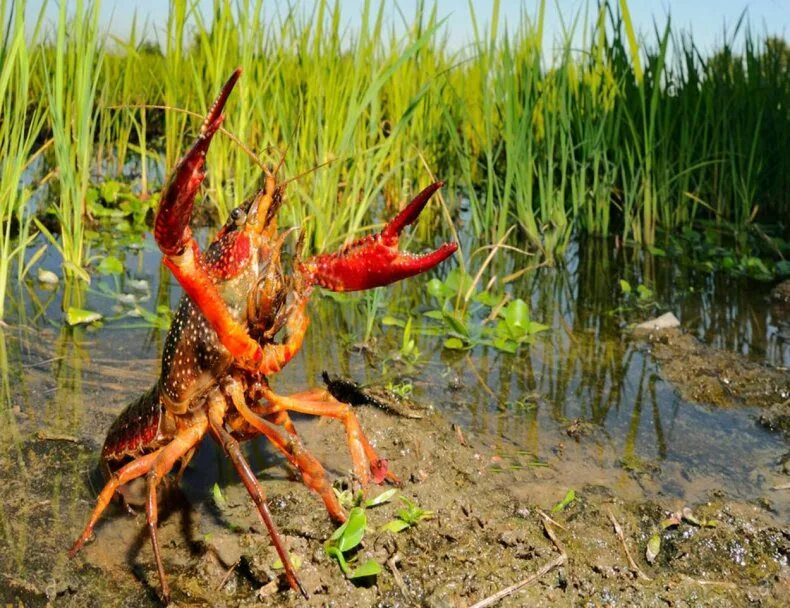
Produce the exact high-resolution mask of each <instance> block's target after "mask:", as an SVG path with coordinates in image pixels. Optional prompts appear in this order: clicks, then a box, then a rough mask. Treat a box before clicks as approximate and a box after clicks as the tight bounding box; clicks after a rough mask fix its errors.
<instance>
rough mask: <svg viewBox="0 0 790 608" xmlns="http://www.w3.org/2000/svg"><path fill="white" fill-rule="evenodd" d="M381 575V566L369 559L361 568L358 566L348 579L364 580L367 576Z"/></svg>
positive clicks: (349, 574)
mask: <svg viewBox="0 0 790 608" xmlns="http://www.w3.org/2000/svg"><path fill="white" fill-rule="evenodd" d="M380 573H381V566H380V565H379V563H378V562H376V561H375V560H372V559H369V560H368V561H366V562H365V563H364V564H362V565H361V566H357V567H356V568H354V569H353V570H352V571H351V572H349V573H348V575H347V576H348V578H363V577H365V576H376V575H377V574H380Z"/></svg>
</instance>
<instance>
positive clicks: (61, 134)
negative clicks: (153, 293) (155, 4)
mask: <svg viewBox="0 0 790 608" xmlns="http://www.w3.org/2000/svg"><path fill="white" fill-rule="evenodd" d="M67 4H68V3H66V2H61V3H60V5H59V11H58V23H57V30H56V34H55V43H54V46H53V47H52V48H51V49H45V50H44V57H45V58H46V65H45V68H44V80H45V87H46V90H45V94H46V99H47V106H48V110H49V127H50V129H51V130H52V137H53V140H54V146H53V152H54V161H55V167H56V171H57V183H58V186H59V187H58V194H57V203H56V204H55V205H54V206H53V211H54V213H55V216H56V217H57V219H58V223H59V224H60V239H59V240H55V239H54V238H52V239H51V240H52V243H53V244H54V245H55V247H57V249H58V251H60V253H61V255H62V256H63V269H64V271H65V273H66V275H67V276H69V277H77V278H84V279H87V274H86V273H85V270H84V269H83V262H84V258H85V238H84V230H85V224H84V220H85V214H86V196H87V192H88V188H89V187H90V184H91V171H92V167H93V163H94V137H95V134H96V122H97V121H96V114H95V108H94V102H95V99H96V97H97V89H98V87H99V76H100V66H101V62H102V58H103V40H102V38H101V37H100V35H99V22H98V20H99V4H98V2H96V3H91V2H89V3H88V4H85V3H84V2H83V0H77V2H76V3H75V5H74V14H73V15H72V16H70V15H69V14H68V12H67ZM39 227H40V228H42V229H43V230H46V229H45V228H44V227H43V225H41V224H40V223H39ZM50 236H51V235H50ZM64 305H65V302H64Z"/></svg>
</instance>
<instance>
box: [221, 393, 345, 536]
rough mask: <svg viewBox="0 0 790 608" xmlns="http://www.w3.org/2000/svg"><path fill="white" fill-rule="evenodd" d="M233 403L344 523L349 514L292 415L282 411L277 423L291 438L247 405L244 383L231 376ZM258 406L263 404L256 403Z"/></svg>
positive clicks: (338, 520) (243, 417)
mask: <svg viewBox="0 0 790 608" xmlns="http://www.w3.org/2000/svg"><path fill="white" fill-rule="evenodd" d="M225 390H226V391H227V393H228V395H229V397H230V399H231V401H232V403H233V406H234V407H235V408H236V411H237V412H238V413H239V415H240V416H241V417H242V419H243V420H244V422H246V423H247V424H248V425H249V426H251V427H252V428H253V429H255V431H257V432H258V433H260V434H261V435H263V436H264V437H266V439H268V440H269V441H270V442H271V443H272V445H274V447H276V448H277V449H278V450H280V452H282V454H283V455H284V456H285V457H286V458H287V459H288V462H290V463H291V465H293V466H294V467H295V468H296V470H297V471H299V473H300V474H301V475H302V481H303V482H304V484H305V485H306V486H307V487H308V488H310V489H311V490H313V491H314V492H316V493H317V494H318V495H319V496H320V497H321V499H322V500H323V501H324V505H325V506H326V510H327V511H328V512H329V516H330V517H331V518H332V519H334V520H335V521H337V522H340V523H343V522H345V521H346V514H345V513H344V512H343V508H342V507H341V506H340V503H339V502H338V500H337V496H335V493H334V492H333V491H332V486H331V485H330V484H329V482H328V481H327V479H326V472H325V471H324V467H323V466H321V463H320V462H318V459H317V458H316V457H315V456H313V455H312V454H311V453H310V452H308V451H307V450H306V449H305V448H304V446H303V445H302V442H301V441H300V440H299V437H298V435H297V434H296V429H295V428H294V426H293V422H292V421H291V419H290V417H288V415H287V413H286V412H282V413H284V414H285V416H277V420H276V423H277V424H280V423H282V425H283V426H285V429H286V431H287V432H288V433H289V434H290V437H289V438H288V439H285V438H283V437H282V435H280V433H279V432H277V431H276V430H275V429H273V428H272V427H271V426H270V425H269V423H268V422H267V421H266V420H264V419H263V418H261V417H260V416H259V415H258V414H256V413H255V412H254V411H253V410H252V409H251V408H250V407H249V405H247V400H246V398H245V394H244V389H243V388H242V385H241V384H240V383H239V382H238V381H237V380H235V379H233V378H231V379H230V380H229V381H228V382H226V384H225ZM255 407H256V408H257V407H259V406H257V405H256V406H255Z"/></svg>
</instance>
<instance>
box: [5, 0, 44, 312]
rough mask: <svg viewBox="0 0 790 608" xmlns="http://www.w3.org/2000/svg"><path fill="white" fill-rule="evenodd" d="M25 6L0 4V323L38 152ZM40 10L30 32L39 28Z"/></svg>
mask: <svg viewBox="0 0 790 608" xmlns="http://www.w3.org/2000/svg"><path fill="white" fill-rule="evenodd" d="M25 9H26V3H25V2H18V3H16V4H15V3H13V2H12V3H10V6H9V3H8V2H7V1H6V0H2V2H0V27H3V28H4V29H5V35H4V36H3V44H2V46H0V321H2V319H3V317H4V313H5V298H6V286H7V284H8V279H9V273H10V269H11V263H12V260H13V258H14V257H15V255H17V254H19V255H18V269H19V272H20V273H23V272H24V268H25V263H24V258H23V255H24V250H25V247H26V246H27V245H28V244H29V242H30V240H31V239H30V238H29V235H30V223H31V220H32V216H33V213H32V210H31V209H29V208H28V204H29V202H30V200H31V195H32V193H33V189H32V188H31V187H30V184H31V182H32V179H31V177H30V171H31V162H32V160H33V159H34V158H35V153H36V151H37V150H40V146H39V147H38V148H37V146H36V143H37V139H38V137H39V134H40V132H41V128H42V126H43V119H44V108H43V106H42V104H41V103H40V101H39V99H38V98H37V97H36V95H35V91H34V90H33V89H32V86H31V72H32V66H31V61H32V59H31V57H30V53H29V51H28V48H27V44H26V41H25V27H24V18H25ZM42 15H43V8H42V11H41V13H39V17H38V19H37V21H36V23H35V25H34V28H33V33H32V35H33V37H35V36H36V35H37V33H38V31H39V29H40V26H41V16H42Z"/></svg>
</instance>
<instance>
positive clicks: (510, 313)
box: [505, 298, 529, 338]
mask: <svg viewBox="0 0 790 608" xmlns="http://www.w3.org/2000/svg"><path fill="white" fill-rule="evenodd" d="M505 322H506V323H507V326H508V329H509V330H510V333H511V335H512V336H513V337H516V338H517V337H520V336H523V335H525V334H526V333H527V326H528V324H529V307H528V306H527V303H526V302H525V301H524V300H522V299H521V298H518V299H516V300H513V301H512V302H511V303H510V304H508V305H507V306H506V307H505Z"/></svg>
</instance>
